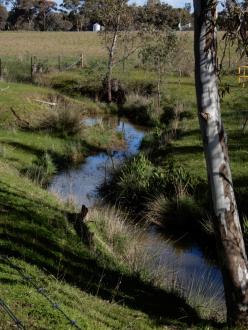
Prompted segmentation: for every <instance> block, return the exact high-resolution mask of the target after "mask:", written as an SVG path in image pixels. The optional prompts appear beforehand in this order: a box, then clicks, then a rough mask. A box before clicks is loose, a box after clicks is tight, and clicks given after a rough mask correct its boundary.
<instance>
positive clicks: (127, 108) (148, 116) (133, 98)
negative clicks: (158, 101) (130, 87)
mask: <svg viewBox="0 0 248 330" xmlns="http://www.w3.org/2000/svg"><path fill="white" fill-rule="evenodd" d="M121 111H122V113H123V114H124V115H125V116H127V117H128V118H130V119H131V120H132V121H134V122H135V123H138V124H141V125H146V126H156V125H158V123H159V114H158V112H157V111H156V107H155V105H154V100H153V99H152V98H151V97H147V96H143V95H140V94H135V93H131V94H129V95H128V96H127V100H126V102H125V104H123V106H122V109H121Z"/></svg>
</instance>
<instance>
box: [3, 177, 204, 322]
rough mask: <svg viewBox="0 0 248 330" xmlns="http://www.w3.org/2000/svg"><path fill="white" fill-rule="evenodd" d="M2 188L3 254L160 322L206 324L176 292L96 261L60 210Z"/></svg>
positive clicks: (17, 190)
mask: <svg viewBox="0 0 248 330" xmlns="http://www.w3.org/2000/svg"><path fill="white" fill-rule="evenodd" d="M0 187H1V188H0V233H1V234H0V241H1V253H2V254H3V253H4V254H6V255H8V256H14V257H18V258H21V259H24V260H26V261H28V262H29V263H31V264H36V265H37V266H39V268H41V269H44V268H45V269H46V270H47V271H49V272H50V273H52V274H53V275H55V276H58V274H60V275H61V276H62V277H63V278H64V279H65V280H66V281H68V282H70V283H72V284H74V285H77V286H78V287H80V288H81V290H83V291H86V292H88V293H91V294H93V295H97V296H99V297H101V298H103V299H107V300H110V301H113V300H114V301H115V302H117V303H119V304H123V305H127V306H129V307H131V308H133V309H137V310H140V311H143V312H145V313H147V314H148V315H149V316H150V317H151V318H153V319H155V320H156V321H157V322H158V323H159V324H163V323H167V324H168V323H170V321H171V322H172V321H175V320H183V323H184V324H198V323H201V324H202V322H203V321H202V320H201V319H200V318H199V316H198V314H197V312H196V311H195V310H194V309H193V308H192V307H190V306H189V305H188V304H187V303H186V302H185V300H184V299H183V298H181V297H179V296H177V295H176V294H175V293H168V292H165V291H164V290H161V289H158V288H155V287H153V286H152V285H150V284H149V283H145V282H143V281H142V280H141V279H140V278H139V276H138V275H130V274H127V273H125V272H124V273H123V272H122V271H120V270H118V269H116V268H114V266H112V267H111V266H110V263H109V262H108V260H107V259H106V260H103V258H102V257H101V258H96V257H95V256H94V255H93V253H92V252H91V251H90V249H89V247H87V246H86V245H85V244H84V243H82V242H81V239H80V237H78V236H77V235H76V233H75V231H74V230H73V227H72V225H71V224H70V223H68V222H66V221H67V220H66V217H65V214H63V213H62V212H61V211H60V210H58V209H57V208H56V207H53V206H51V205H50V204H49V203H46V202H45V203H43V204H42V205H41V202H40V200H39V199H36V198H35V197H34V198H33V199H30V198H28V197H27V196H25V195H23V193H24V191H23V190H22V189H15V191H13V187H10V186H8V185H7V184H5V183H4V182H0ZM48 208H49V211H47V209H48ZM71 216H72V214H71ZM3 280H6V279H3ZM14 284H15V283H13V285H14ZM117 288H118V289H117Z"/></svg>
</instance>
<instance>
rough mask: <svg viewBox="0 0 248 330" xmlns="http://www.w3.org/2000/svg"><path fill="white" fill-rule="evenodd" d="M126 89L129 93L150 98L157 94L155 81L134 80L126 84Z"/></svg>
mask: <svg viewBox="0 0 248 330" xmlns="http://www.w3.org/2000/svg"><path fill="white" fill-rule="evenodd" d="M125 88H126V90H127V91H128V92H129V93H134V94H139V95H142V96H146V97H148V96H152V95H154V94H155V93H156V88H157V86H156V82H155V81H147V80H144V79H142V80H141V79H132V80H130V81H128V82H126V83H125Z"/></svg>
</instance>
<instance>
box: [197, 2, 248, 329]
mask: <svg viewBox="0 0 248 330" xmlns="http://www.w3.org/2000/svg"><path fill="white" fill-rule="evenodd" d="M216 3H217V1H213V0H207V1H205V0H194V9H195V82H196V95H197V106H198V117H199V122H200V127H201V133H202V138H203V145H204V152H205V158H206V164H207V171H208V179H209V184H210V186H211V191H212V200H213V206H214V212H215V216H216V217H215V231H216V240H217V247H218V253H219V257H220V264H221V269H222V274H223V281H224V288H225V296H226V305H227V317H228V322H229V324H231V325H238V324H242V325H248V263H247V256H246V251H245V246H244V240H243V236H242V231H241V226H240V222H239V215H238V210H237V205H236V201H235V196H234V191H233V184H232V176H231V170H230V165H229V158H228V150H227V144H226V136H225V133H224V127H223V124H222V121H221V113H220V100H219V94H218V79H217V66H216V51H217V39H216V28H215V21H216V15H217V14H216V13H217V12H216Z"/></svg>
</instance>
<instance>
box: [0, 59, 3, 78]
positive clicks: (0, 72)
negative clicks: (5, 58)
mask: <svg viewBox="0 0 248 330" xmlns="http://www.w3.org/2000/svg"><path fill="white" fill-rule="evenodd" d="M2 74H3V71H2V59H1V58H0V80H2V79H3V76H2Z"/></svg>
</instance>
